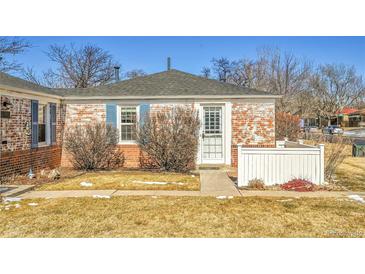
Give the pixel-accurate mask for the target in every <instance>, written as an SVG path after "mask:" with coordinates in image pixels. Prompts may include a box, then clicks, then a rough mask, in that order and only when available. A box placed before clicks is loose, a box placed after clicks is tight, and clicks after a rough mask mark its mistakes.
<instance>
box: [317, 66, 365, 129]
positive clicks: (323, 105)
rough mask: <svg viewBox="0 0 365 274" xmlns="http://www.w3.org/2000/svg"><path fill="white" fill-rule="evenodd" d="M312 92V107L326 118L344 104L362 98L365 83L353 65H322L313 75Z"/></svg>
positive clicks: (359, 100) (364, 94)
mask: <svg viewBox="0 0 365 274" xmlns="http://www.w3.org/2000/svg"><path fill="white" fill-rule="evenodd" d="M311 85H312V92H313V95H314V96H315V104H313V108H315V111H316V112H317V114H318V115H319V116H321V117H325V118H327V119H328V123H330V119H331V117H333V116H334V115H336V113H337V112H338V111H340V110H342V109H343V108H344V107H346V106H351V105H354V104H356V103H358V102H361V101H362V100H364V96H365V85H364V81H363V79H362V77H361V76H358V75H357V74H356V70H355V68H354V67H347V66H345V65H342V64H341V65H322V66H320V67H319V69H318V71H317V72H316V73H315V74H314V75H313V77H312V81H311Z"/></svg>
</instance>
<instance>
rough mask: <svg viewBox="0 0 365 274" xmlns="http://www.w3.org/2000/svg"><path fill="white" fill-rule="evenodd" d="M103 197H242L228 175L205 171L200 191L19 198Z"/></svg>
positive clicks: (35, 194)
mask: <svg viewBox="0 0 365 274" xmlns="http://www.w3.org/2000/svg"><path fill="white" fill-rule="evenodd" d="M94 195H101V196H241V193H240V192H239V190H238V189H237V188H236V187H235V185H234V184H233V183H232V181H231V180H230V179H229V178H228V176H227V173H226V172H224V171H219V170H218V171H217V170H205V171H201V173H200V191H179V190H116V189H111V190H58V191H31V192H27V193H24V194H22V195H20V196H18V197H19V198H22V199H35V198H67V197H92V196H94Z"/></svg>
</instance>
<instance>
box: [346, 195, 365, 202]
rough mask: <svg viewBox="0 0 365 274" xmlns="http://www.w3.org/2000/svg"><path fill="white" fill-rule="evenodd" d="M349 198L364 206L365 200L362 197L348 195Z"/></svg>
mask: <svg viewBox="0 0 365 274" xmlns="http://www.w3.org/2000/svg"><path fill="white" fill-rule="evenodd" d="M347 197H349V198H350V199H351V200H354V201H356V202H359V203H362V204H364V203H365V200H364V198H362V197H360V196H359V195H356V194H354V195H348V196H347Z"/></svg>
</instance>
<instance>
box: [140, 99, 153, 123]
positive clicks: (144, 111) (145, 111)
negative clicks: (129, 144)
mask: <svg viewBox="0 0 365 274" xmlns="http://www.w3.org/2000/svg"><path fill="white" fill-rule="evenodd" d="M149 112H150V105H149V104H141V105H140V106H139V124H140V126H143V124H144V121H145V119H146V118H147V117H148V115H149Z"/></svg>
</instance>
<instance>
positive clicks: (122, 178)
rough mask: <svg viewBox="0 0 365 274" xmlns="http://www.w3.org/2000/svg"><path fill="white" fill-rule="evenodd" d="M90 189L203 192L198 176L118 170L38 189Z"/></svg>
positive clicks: (65, 180) (86, 175) (63, 180)
mask: <svg viewBox="0 0 365 274" xmlns="http://www.w3.org/2000/svg"><path fill="white" fill-rule="evenodd" d="M85 183H86V184H85ZM90 183H91V184H90ZM83 185H84V186H83ZM85 185H86V186H85ZM88 189H89V190H92V189H117V190H199V189H200V180H199V175H194V174H182V173H173V172H157V171H134V170H116V171H98V172H87V173H84V174H80V175H78V176H75V177H72V178H65V179H61V180H59V181H55V182H51V183H47V184H44V185H42V186H40V187H38V188H37V190H88Z"/></svg>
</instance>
